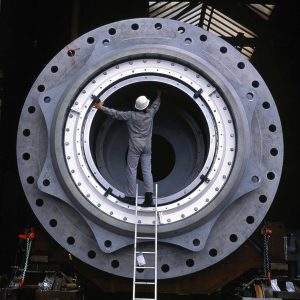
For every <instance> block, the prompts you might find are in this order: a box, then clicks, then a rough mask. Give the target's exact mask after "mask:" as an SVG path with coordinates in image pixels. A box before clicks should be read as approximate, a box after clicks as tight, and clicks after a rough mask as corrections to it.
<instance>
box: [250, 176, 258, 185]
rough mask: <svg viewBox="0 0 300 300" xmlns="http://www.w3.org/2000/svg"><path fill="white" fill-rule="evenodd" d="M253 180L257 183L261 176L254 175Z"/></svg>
mask: <svg viewBox="0 0 300 300" xmlns="http://www.w3.org/2000/svg"><path fill="white" fill-rule="evenodd" d="M251 180H252V182H253V183H257V182H259V177H258V176H252V178H251Z"/></svg>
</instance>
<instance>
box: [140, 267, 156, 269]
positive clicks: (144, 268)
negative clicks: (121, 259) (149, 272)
mask: <svg viewBox="0 0 300 300" xmlns="http://www.w3.org/2000/svg"><path fill="white" fill-rule="evenodd" d="M136 269H155V267H136Z"/></svg>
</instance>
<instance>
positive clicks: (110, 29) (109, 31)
mask: <svg viewBox="0 0 300 300" xmlns="http://www.w3.org/2000/svg"><path fill="white" fill-rule="evenodd" d="M108 33H109V34H110V35H115V34H116V29H115V28H109V30H108Z"/></svg>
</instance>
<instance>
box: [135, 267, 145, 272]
mask: <svg viewBox="0 0 300 300" xmlns="http://www.w3.org/2000/svg"><path fill="white" fill-rule="evenodd" d="M136 271H137V272H138V273H143V272H144V271H145V269H143V268H138V269H136Z"/></svg>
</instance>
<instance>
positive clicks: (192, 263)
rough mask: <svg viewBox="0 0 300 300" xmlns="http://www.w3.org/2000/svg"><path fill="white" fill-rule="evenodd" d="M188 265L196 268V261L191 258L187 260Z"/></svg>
mask: <svg viewBox="0 0 300 300" xmlns="http://www.w3.org/2000/svg"><path fill="white" fill-rule="evenodd" d="M185 263H186V265H187V266H188V267H190V268H191V267H193V266H194V264H195V261H194V260H193V259H192V258H189V259H187V260H186V262H185Z"/></svg>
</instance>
